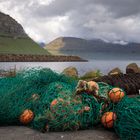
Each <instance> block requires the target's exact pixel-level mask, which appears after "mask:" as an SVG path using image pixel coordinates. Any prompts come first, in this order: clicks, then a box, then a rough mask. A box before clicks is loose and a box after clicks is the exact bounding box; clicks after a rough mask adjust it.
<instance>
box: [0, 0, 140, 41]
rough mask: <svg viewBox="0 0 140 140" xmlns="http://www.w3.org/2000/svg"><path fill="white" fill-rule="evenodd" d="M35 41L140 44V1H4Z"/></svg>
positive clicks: (1, 5)
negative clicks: (64, 39) (76, 39)
mask: <svg viewBox="0 0 140 140" xmlns="http://www.w3.org/2000/svg"><path fill="white" fill-rule="evenodd" d="M0 9H1V10H2V11H4V12H6V13H8V14H10V15H11V16H12V17H14V18H15V19H17V20H18V21H19V22H20V23H21V24H22V25H23V26H24V28H25V30H26V32H27V33H29V35H30V36H31V37H32V38H34V39H35V40H46V41H50V40H52V39H54V38H56V37H59V36H76V37H82V38H89V39H92V38H101V39H104V40H109V41H116V40H124V41H137V42H140V40H139V36H140V0H25V1H23V0H10V1H9V0H0Z"/></svg>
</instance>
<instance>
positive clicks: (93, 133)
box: [0, 126, 119, 140]
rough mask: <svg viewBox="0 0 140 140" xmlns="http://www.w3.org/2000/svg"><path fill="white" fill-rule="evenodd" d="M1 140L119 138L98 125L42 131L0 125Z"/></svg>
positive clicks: (110, 139)
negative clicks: (89, 127)
mask: <svg viewBox="0 0 140 140" xmlns="http://www.w3.org/2000/svg"><path fill="white" fill-rule="evenodd" d="M0 140H119V138H118V137H117V135H116V134H115V132H113V131H108V130H105V129H104V128H102V127H97V128H95V129H94V130H82V131H77V132H48V133H40V132H38V131H35V130H32V129H30V128H27V127H22V126H10V127H0Z"/></svg>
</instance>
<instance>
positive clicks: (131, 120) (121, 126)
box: [114, 97, 140, 140]
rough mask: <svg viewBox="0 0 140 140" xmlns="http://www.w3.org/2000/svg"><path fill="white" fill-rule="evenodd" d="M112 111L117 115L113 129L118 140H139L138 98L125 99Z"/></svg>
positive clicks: (139, 114) (139, 115)
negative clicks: (118, 137) (119, 139)
mask: <svg viewBox="0 0 140 140" xmlns="http://www.w3.org/2000/svg"><path fill="white" fill-rule="evenodd" d="M114 111H115V112H116V114H117V119H116V121H115V124H114V129H115V131H116V133H117V134H118V135H119V136H120V138H121V139H122V140H140V97H135V98H128V97H125V98H124V99H123V100H122V101H120V102H119V103H118V104H117V105H116V107H115V109H114Z"/></svg>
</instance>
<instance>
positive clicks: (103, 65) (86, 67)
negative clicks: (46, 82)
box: [0, 60, 140, 75]
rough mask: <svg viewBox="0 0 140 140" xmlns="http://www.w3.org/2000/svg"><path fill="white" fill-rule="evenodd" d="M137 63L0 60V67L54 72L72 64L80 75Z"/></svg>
mask: <svg viewBox="0 0 140 140" xmlns="http://www.w3.org/2000/svg"><path fill="white" fill-rule="evenodd" d="M134 62H135V63H137V64H138V65H139V66H140V60H134V61H130V60H95V61H93V60H92V61H89V62H0V69H5V70H8V69H10V68H13V67H14V66H16V68H17V69H18V70H21V69H24V68H33V67H43V68H51V69H52V70H55V71H56V72H62V71H63V69H64V68H66V67H69V66H74V67H76V68H77V69H78V72H79V74H80V75H82V74H84V73H85V72H87V71H90V70H97V69H99V70H101V72H102V73H103V74H107V73H108V72H109V71H110V70H111V69H113V68H115V67H119V68H120V69H121V70H122V71H123V72H125V68H126V66H127V65H128V64H130V63H134Z"/></svg>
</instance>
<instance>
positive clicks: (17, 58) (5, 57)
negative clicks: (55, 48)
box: [0, 54, 87, 62]
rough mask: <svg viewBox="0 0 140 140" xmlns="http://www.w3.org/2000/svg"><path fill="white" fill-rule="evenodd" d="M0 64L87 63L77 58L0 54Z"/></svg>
mask: <svg viewBox="0 0 140 140" xmlns="http://www.w3.org/2000/svg"><path fill="white" fill-rule="evenodd" d="M0 62H87V60H85V59H82V58H80V57H79V56H63V55H30V54H0Z"/></svg>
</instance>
